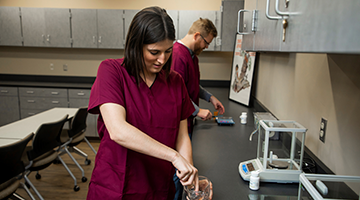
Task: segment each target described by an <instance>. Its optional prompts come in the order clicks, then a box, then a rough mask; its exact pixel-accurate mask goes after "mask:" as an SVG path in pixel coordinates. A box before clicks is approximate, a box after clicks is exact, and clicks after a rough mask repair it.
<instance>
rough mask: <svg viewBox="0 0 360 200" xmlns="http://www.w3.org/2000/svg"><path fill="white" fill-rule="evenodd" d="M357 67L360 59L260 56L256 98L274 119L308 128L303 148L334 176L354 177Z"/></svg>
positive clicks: (358, 134) (359, 96)
mask: <svg viewBox="0 0 360 200" xmlns="http://www.w3.org/2000/svg"><path fill="white" fill-rule="evenodd" d="M359 63H360V55H339V54H303V53H297V54H296V53H261V54H260V60H259V66H258V67H259V68H258V69H259V72H258V82H257V90H256V94H255V95H256V98H257V99H258V100H259V101H260V102H261V103H262V104H263V105H265V106H266V107H267V108H268V109H269V110H270V111H271V112H273V113H274V115H275V116H276V117H278V118H279V119H282V120H295V121H298V122H299V123H300V124H302V125H304V126H305V127H306V128H308V131H307V135H306V142H305V145H306V146H307V147H308V148H309V149H310V150H311V151H312V152H313V153H314V154H315V155H316V156H317V157H318V158H320V159H321V160H322V161H323V162H324V163H325V164H326V165H327V166H328V167H329V168H330V169H331V170H332V171H333V172H334V173H335V174H338V175H354V176H360V170H359V165H360V159H359V155H360V145H359V142H360V117H359V116H360V115H359V114H360V64H359ZM322 117H324V118H326V119H327V120H328V123H327V129H326V136H325V143H322V142H321V141H320V140H319V130H320V120H321V118H322ZM359 190H360V185H359V184H357V190H356V191H357V192H358V191H359Z"/></svg>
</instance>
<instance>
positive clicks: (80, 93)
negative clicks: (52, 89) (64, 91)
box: [77, 92, 85, 96]
mask: <svg viewBox="0 0 360 200" xmlns="http://www.w3.org/2000/svg"><path fill="white" fill-rule="evenodd" d="M77 95H78V96H84V95H85V93H83V92H79V93H77Z"/></svg>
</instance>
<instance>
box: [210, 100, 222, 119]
mask: <svg viewBox="0 0 360 200" xmlns="http://www.w3.org/2000/svg"><path fill="white" fill-rule="evenodd" d="M210 102H211V103H212V105H213V106H214V108H215V110H218V111H219V114H220V115H222V114H224V113H225V108H224V106H223V105H222V103H221V102H220V101H219V100H218V99H217V98H216V97H214V96H211V97H210Z"/></svg>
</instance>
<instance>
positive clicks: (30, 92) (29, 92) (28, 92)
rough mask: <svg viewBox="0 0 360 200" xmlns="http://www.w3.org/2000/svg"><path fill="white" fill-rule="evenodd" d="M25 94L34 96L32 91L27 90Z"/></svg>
mask: <svg viewBox="0 0 360 200" xmlns="http://www.w3.org/2000/svg"><path fill="white" fill-rule="evenodd" d="M26 93H27V94H34V91H31V90H28V91H26Z"/></svg>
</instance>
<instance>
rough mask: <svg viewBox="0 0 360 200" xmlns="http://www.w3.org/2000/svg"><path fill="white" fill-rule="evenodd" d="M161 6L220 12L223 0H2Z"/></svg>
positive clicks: (5, 2) (7, 1) (9, 1)
mask: <svg viewBox="0 0 360 200" xmlns="http://www.w3.org/2000/svg"><path fill="white" fill-rule="evenodd" d="M154 5H156V6H160V7H163V8H165V9H168V10H219V8H220V6H221V0H210V1H209V0H197V1H193V0H181V1H178V0H166V1H165V0H151V1H149V0H135V1H129V0H101V1H100V0H75V1H72V0H62V1H46V0H31V1H29V0H17V1H13V0H1V1H0V6H18V7H51V8H86V9H142V8H144V7H148V6H154Z"/></svg>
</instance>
